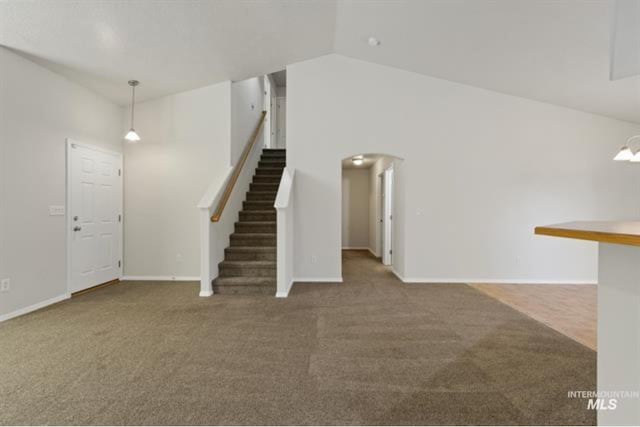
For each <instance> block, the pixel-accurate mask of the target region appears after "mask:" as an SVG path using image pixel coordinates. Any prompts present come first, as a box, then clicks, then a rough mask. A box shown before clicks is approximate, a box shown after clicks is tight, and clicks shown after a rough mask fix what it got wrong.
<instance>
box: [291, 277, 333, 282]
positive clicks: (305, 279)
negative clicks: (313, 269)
mask: <svg viewBox="0 0 640 427" xmlns="http://www.w3.org/2000/svg"><path fill="white" fill-rule="evenodd" d="M300 282H313V283H342V277H294V278H293V282H292V283H300Z"/></svg>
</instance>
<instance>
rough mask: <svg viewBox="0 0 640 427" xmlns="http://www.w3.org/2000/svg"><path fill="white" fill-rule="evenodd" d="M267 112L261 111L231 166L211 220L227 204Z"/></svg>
mask: <svg viewBox="0 0 640 427" xmlns="http://www.w3.org/2000/svg"><path fill="white" fill-rule="evenodd" d="M266 114H267V112H266V111H263V112H262V115H261V116H260V120H258V124H257V125H256V128H255V129H254V131H253V133H252V134H251V138H249V142H247V145H246V146H245V147H244V151H242V155H241V156H240V160H239V161H238V163H236V165H235V166H234V168H233V171H232V173H231V178H230V179H229V180H228V181H227V185H226V187H225V190H224V193H223V194H222V197H221V198H220V201H219V202H218V207H217V208H216V210H215V212H214V214H213V215H212V216H211V222H218V221H220V217H221V216H222V212H223V211H224V208H225V206H227V202H228V201H229V197H231V193H232V192H233V187H235V185H236V182H237V181H238V177H239V176H240V172H242V168H243V167H244V164H245V162H246V161H247V157H249V153H251V149H252V148H253V146H254V145H255V144H256V141H257V140H258V135H260V129H261V127H262V124H263V123H264V117H265V116H266Z"/></svg>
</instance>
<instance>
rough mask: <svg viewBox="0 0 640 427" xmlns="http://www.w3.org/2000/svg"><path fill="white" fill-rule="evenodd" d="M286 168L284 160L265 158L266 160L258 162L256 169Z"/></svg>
mask: <svg viewBox="0 0 640 427" xmlns="http://www.w3.org/2000/svg"><path fill="white" fill-rule="evenodd" d="M285 166H287V162H285V161H284V160H281V159H277V158H276V159H274V158H267V159H261V160H260V161H259V162H258V167H259V168H281V169H284V167H285Z"/></svg>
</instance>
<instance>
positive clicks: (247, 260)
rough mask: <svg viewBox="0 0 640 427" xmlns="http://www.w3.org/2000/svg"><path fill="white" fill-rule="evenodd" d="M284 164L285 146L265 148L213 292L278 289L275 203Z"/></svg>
mask: <svg viewBox="0 0 640 427" xmlns="http://www.w3.org/2000/svg"><path fill="white" fill-rule="evenodd" d="M285 166H286V151H285V150H282V149H275V150H271V149H264V150H263V151H262V157H261V158H260V160H259V162H258V167H257V168H256V170H255V173H254V176H253V180H252V182H251V184H250V185H249V191H248V192H247V193H246V195H245V200H244V201H243V202H242V210H241V211H240V213H239V221H238V222H236V223H235V224H234V225H235V230H234V233H233V234H231V236H229V240H230V243H229V247H227V248H226V249H225V250H224V260H223V261H222V262H221V263H219V264H218V267H219V276H218V278H216V280H214V281H213V291H214V293H217V294H265V295H274V294H275V293H276V287H277V286H276V283H277V280H276V276H277V258H278V256H277V248H276V242H277V230H278V224H277V213H276V209H275V208H274V206H273V205H274V203H275V199H276V197H277V195H278V188H279V186H280V181H281V179H282V173H283V171H284V168H285Z"/></svg>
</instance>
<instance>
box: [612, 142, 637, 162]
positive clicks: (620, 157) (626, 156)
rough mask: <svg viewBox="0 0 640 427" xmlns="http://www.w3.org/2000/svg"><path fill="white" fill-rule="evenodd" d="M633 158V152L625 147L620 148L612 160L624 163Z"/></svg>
mask: <svg viewBox="0 0 640 427" xmlns="http://www.w3.org/2000/svg"><path fill="white" fill-rule="evenodd" d="M636 156H637V154H636ZM634 157H635V156H634V155H633V152H632V151H631V150H630V149H629V147H626V146H625V147H622V148H621V149H620V151H618V154H616V156H615V157H614V158H613V160H615V161H618V162H626V161H629V160H631V159H633V158H634ZM635 161H640V160H635Z"/></svg>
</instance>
